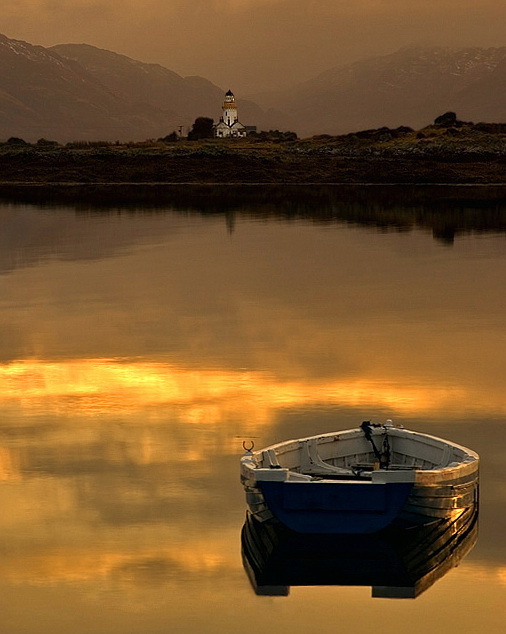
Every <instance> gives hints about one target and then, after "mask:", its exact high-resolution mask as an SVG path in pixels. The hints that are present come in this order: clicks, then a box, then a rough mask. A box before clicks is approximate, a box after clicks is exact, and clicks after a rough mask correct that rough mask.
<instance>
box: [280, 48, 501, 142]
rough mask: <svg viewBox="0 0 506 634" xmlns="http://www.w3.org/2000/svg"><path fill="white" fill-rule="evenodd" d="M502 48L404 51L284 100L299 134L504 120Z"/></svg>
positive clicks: (329, 75) (345, 70) (331, 73)
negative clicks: (450, 118)
mask: <svg viewBox="0 0 506 634" xmlns="http://www.w3.org/2000/svg"><path fill="white" fill-rule="evenodd" d="M505 64H506V47H505V48H495V49H494V48H491V49H481V48H468V49H461V50H457V51H452V50H450V49H445V48H428V49H427V48H409V49H402V50H400V51H397V52H395V53H393V54H391V55H386V56H383V57H375V58H370V59H366V60H361V61H359V62H356V63H354V64H351V65H349V66H345V67H342V68H334V69H331V70H328V71H326V72H324V73H322V74H321V75H319V76H318V77H316V78H314V79H312V80H310V81H307V82H305V83H303V84H300V85H299V86H297V87H295V88H294V89H292V90H290V91H286V92H285V93H284V94H282V95H278V97H277V99H278V105H279V107H280V108H281V109H282V110H284V111H286V112H287V113H288V114H290V115H291V116H292V117H293V118H294V120H295V122H296V125H297V129H298V131H299V132H300V133H302V134H319V133H334V134H336V133H341V132H349V131H353V130H358V129H364V128H373V127H380V126H384V125H386V126H399V125H410V126H412V127H415V128H417V127H422V126H424V125H426V124H428V123H430V122H432V121H433V120H434V118H435V117H436V116H438V115H439V114H441V113H442V112H445V111H447V110H454V111H456V112H457V113H458V115H459V117H460V118H463V119H466V118H470V119H476V120H481V119H488V120H491V119H492V120H506V111H505V104H506V86H505V79H506V74H505Z"/></svg>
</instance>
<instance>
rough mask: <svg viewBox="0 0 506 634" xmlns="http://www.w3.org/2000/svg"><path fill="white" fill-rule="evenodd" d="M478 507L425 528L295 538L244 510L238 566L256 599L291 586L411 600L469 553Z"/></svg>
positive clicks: (281, 592) (285, 592)
mask: <svg viewBox="0 0 506 634" xmlns="http://www.w3.org/2000/svg"><path fill="white" fill-rule="evenodd" d="M477 536H478V507H477V505H476V504H473V505H472V506H470V507H468V508H467V509H465V510H459V511H456V513H455V517H452V518H450V519H444V520H438V521H435V522H433V523H431V524H430V525H425V526H421V527H415V528H409V529H396V530H389V531H382V532H379V533H374V534H364V535H308V534H302V533H296V532H294V531H291V530H289V529H287V528H286V527H284V526H283V525H282V524H280V523H278V522H276V521H275V520H272V521H268V522H263V523H261V522H259V521H258V520H256V519H255V518H254V517H253V516H252V515H251V514H250V513H249V512H248V514H247V517H246V522H245V523H244V526H243V529H242V534H241V541H242V556H243V565H244V568H245V570H246V573H247V575H248V577H249V579H250V582H251V585H252V586H253V589H254V590H255V592H256V594H258V595H270V596H287V595H288V594H289V590H290V586H317V585H339V586H372V596H373V597H384V598H415V597H417V596H419V595H420V594H421V593H422V592H424V591H425V590H427V588H429V587H430V586H431V585H432V584H433V583H435V582H436V581H437V580H438V579H439V578H440V577H442V576H443V575H445V574H446V573H447V572H448V571H449V570H450V569H451V568H453V567H455V566H456V565H458V563H459V562H460V561H461V559H462V558H463V557H465V555H466V554H467V553H468V552H469V551H470V550H471V549H472V548H473V546H474V544H475V542H476V540H477Z"/></svg>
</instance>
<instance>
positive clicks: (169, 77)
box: [51, 44, 287, 128]
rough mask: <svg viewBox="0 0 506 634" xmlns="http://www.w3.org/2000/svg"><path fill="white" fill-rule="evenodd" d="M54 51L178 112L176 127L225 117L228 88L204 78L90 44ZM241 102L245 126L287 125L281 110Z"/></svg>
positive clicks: (132, 94)
mask: <svg viewBox="0 0 506 634" xmlns="http://www.w3.org/2000/svg"><path fill="white" fill-rule="evenodd" d="M51 50H53V51H56V52H57V53H58V54H59V55H61V56H62V57H65V58H68V59H72V60H74V61H76V62H78V63H79V64H80V65H81V66H82V67H83V68H85V69H86V70H87V71H88V72H89V73H91V74H92V75H93V76H94V77H95V78H96V79H97V80H98V81H100V82H101V83H102V84H104V85H106V86H108V87H110V89H111V90H112V91H113V92H114V93H115V94H117V95H119V96H121V98H122V99H124V100H128V101H134V102H136V103H138V104H139V105H140V104H148V105H150V106H152V107H155V108H158V109H161V110H169V111H171V112H172V113H177V123H176V124H175V127H178V126H179V125H184V126H189V125H190V124H191V123H193V121H194V120H195V118H196V117H199V116H207V117H211V118H213V119H215V121H217V120H218V118H219V117H220V116H221V104H222V101H223V96H224V94H223V93H224V91H223V89H222V88H218V86H215V85H214V84H213V83H211V82H210V81H208V80H207V79H204V78H203V77H197V76H195V77H181V76H180V75H178V74H177V73H174V72H173V71H171V70H168V69H167V68H164V67H163V66H160V65H158V64H147V63H144V62H139V61H137V60H134V59H131V58H129V57H126V56H125V55H119V54H117V53H113V52H111V51H106V50H102V49H99V48H95V47H94V46H89V45H87V44H61V45H58V46H54V47H52V49H51ZM225 88H226V89H228V88H230V87H229V86H227V87H225ZM232 89H233V87H232ZM237 105H238V111H239V118H240V120H241V122H242V123H243V124H244V125H257V126H258V127H259V128H265V127H267V128H271V127H278V126H286V122H287V117H286V116H283V115H282V114H281V113H278V112H275V111H271V112H268V113H266V112H264V111H263V110H262V109H261V108H260V107H259V106H258V105H257V104H255V103H253V102H251V101H248V100H241V99H240V98H239V99H238V100H237Z"/></svg>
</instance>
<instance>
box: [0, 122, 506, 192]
mask: <svg viewBox="0 0 506 634" xmlns="http://www.w3.org/2000/svg"><path fill="white" fill-rule="evenodd" d="M436 122H437V123H434V124H433V125H431V126H428V127H426V128H423V129H421V130H418V131H415V130H412V129H411V128H408V127H404V126H401V127H398V128H395V129H390V128H378V129H375V130H363V131H360V132H356V133H351V134H346V135H340V136H330V135H320V136H317V137H312V138H311V139H304V140H293V137H291V136H290V135H288V136H283V135H276V134H272V135H258V136H256V137H250V138H246V139H242V140H238V139H228V140H227V139H204V140H198V141H189V140H178V141H167V140H159V141H146V142H143V143H129V144H119V143H115V144H112V143H105V142H103V143H98V142H97V143H70V144H67V145H65V146H61V145H58V144H57V143H54V142H50V141H45V140H43V139H41V140H39V141H38V142H37V143H36V144H28V143H25V142H23V140H21V139H16V138H11V139H10V140H9V141H8V142H6V143H4V144H1V145H0V181H1V182H3V183H34V184H37V183H287V184H289V183H292V184H301V183H306V184H307V183H438V184H440V183H450V184H467V183H470V184H471V183H475V184H489V183H506V124H492V123H481V124H472V123H466V122H462V121H459V120H458V119H457V117H456V115H455V114H454V113H445V114H444V115H442V116H441V117H438V119H437V120H436Z"/></svg>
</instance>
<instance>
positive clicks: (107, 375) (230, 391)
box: [0, 359, 506, 425]
mask: <svg viewBox="0 0 506 634" xmlns="http://www.w3.org/2000/svg"><path fill="white" fill-rule="evenodd" d="M494 397H495V398H494ZM501 397H502V395H501V394H495V393H494V392H492V393H483V389H481V387H480V389H473V386H466V385H460V386H456V385H454V384H450V385H447V386H445V385H444V384H441V383H439V384H438V385H434V383H432V382H428V383H427V384H426V385H420V384H415V383H414V382H411V381H410V380H409V377H406V380H405V383H404V384H399V380H398V378H392V379H390V380H389V379H388V377H387V376H383V377H382V378H381V379H377V378H374V377H367V376H364V377H363V378H356V379H355V378H352V379H338V380H335V381H332V380H328V379H325V380H320V381H317V380H315V379H313V378H308V379H307V380H300V381H286V380H282V379H277V377H276V376H274V375H273V374H271V373H268V372H252V371H248V372H241V371H233V370H206V369H204V368H185V367H179V366H177V365H176V364H168V363H149V362H143V361H139V362H133V361H122V360H114V359H79V360H69V361H58V362H54V361H53V362H44V361H42V360H32V361H28V360H26V361H25V360H23V361H16V362H12V363H8V364H2V365H0V403H2V402H3V403H5V402H6V401H9V400H15V401H16V405H17V407H19V408H20V410H26V411H30V410H37V409H39V408H44V410H45V411H46V412H51V411H53V412H59V413H63V412H65V411H66V410H69V409H73V410H76V409H77V411H78V412H79V414H80V415H107V414H108V413H115V414H117V413H118V412H122V413H130V414H132V415H134V414H137V413H138V412H139V411H140V410H143V409H145V408H149V407H152V406H156V407H158V406H177V408H178V410H179V412H180V414H181V417H182V418H184V420H185V422H187V423H190V424H191V423H198V424H202V423H205V424H209V425H216V424H220V423H223V422H224V421H226V420H227V418H229V417H230V415H231V414H234V415H236V416H240V417H241V418H243V419H247V418H250V417H251V416H254V419H255V424H256V425H258V424H269V423H271V422H272V420H273V416H274V415H275V412H276V410H278V409H281V408H293V407H311V406H317V405H319V404H321V405H325V406H333V405H345V406H357V407H361V406H363V407H366V408H368V407H370V406H371V405H375V406H379V407H381V408H391V409H395V410H396V411H399V412H401V413H403V414H406V415H408V414H412V413H415V412H420V411H422V410H423V411H424V413H425V415H429V416H430V415H431V413H435V412H438V411H439V412H440V411H445V413H450V412H452V410H453V412H454V413H456V412H457V411H462V408H465V409H466V410H468V411H469V410H473V409H479V410H480V411H481V412H483V408H484V407H488V408H489V409H490V411H491V412H504V411H506V403H505V402H504V400H503V399H502V398H501ZM138 420H139V423H140V424H142V419H138ZM151 422H152V419H151Z"/></svg>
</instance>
